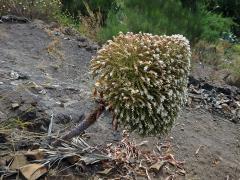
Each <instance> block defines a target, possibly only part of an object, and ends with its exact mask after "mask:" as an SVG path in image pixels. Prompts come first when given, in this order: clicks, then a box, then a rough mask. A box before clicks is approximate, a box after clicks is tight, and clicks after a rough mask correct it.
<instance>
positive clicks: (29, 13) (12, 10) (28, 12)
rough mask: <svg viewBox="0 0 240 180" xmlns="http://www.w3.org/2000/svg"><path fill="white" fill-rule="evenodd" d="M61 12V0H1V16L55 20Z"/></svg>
mask: <svg viewBox="0 0 240 180" xmlns="http://www.w3.org/2000/svg"><path fill="white" fill-rule="evenodd" d="M60 11H61V1H60V0H11V1H9V0H0V15H6V14H13V15H18V16H25V17H28V18H31V19H32V18H40V19H53V18H54V17H55V15H56V14H59V13H60Z"/></svg>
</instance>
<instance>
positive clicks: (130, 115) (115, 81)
mask: <svg viewBox="0 0 240 180" xmlns="http://www.w3.org/2000/svg"><path fill="white" fill-rule="evenodd" d="M190 56H191V53H190V46H189V41H188V40H187V39H186V38H185V37H183V36H182V35H172V36H165V35H164V36H157V35H152V34H146V33H138V34H133V33H127V34H123V33H119V35H118V36H117V37H114V38H113V40H110V41H108V42H107V43H106V44H105V45H104V46H103V47H102V49H100V50H99V51H98V52H97V55H96V56H95V57H94V58H93V59H92V61H91V72H92V74H93V76H94V77H95V78H96V83H95V87H94V88H95V92H96V93H95V94H96V95H97V96H99V97H100V98H101V99H103V100H104V102H106V103H107V104H108V105H109V106H110V107H111V109H112V110H113V112H114V117H115V118H116V120H117V121H118V122H120V123H121V124H123V125H124V126H127V127H129V129H131V130H136V131H138V132H139V133H140V134H142V135H154V134H161V133H166V132H167V131H168V130H169V129H170V128H171V126H172V125H173V122H174V120H175V119H176V117H177V115H178V113H179V111H180V108H181V106H182V105H184V103H185V100H186V93H187V80H188V74H189V69H190Z"/></svg>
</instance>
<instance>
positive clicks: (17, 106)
mask: <svg viewBox="0 0 240 180" xmlns="http://www.w3.org/2000/svg"><path fill="white" fill-rule="evenodd" d="M45 27H46V25H44V24H43V23H42V22H41V21H34V22H32V23H29V24H6V23H4V24H0V127H1V126H2V125H1V124H4V123H5V122H6V121H9V120H10V119H11V117H16V116H18V117H20V118H21V120H23V121H24V120H28V121H29V120H31V122H32V123H33V124H32V127H31V128H33V130H35V131H47V127H48V124H49V120H50V119H51V115H52V114H53V116H54V131H55V132H57V131H60V133H61V131H63V128H68V127H70V126H73V125H74V124H76V123H77V122H78V121H79V120H80V119H81V115H82V113H83V112H85V113H86V112H89V111H90V109H92V108H93V107H94V106H95V103H94V102H93V100H92V99H91V94H92V91H91V85H92V83H93V81H92V79H91V77H90V75H89V74H88V65H89V61H90V59H91V56H92V55H94V53H95V50H94V49H95V48H96V45H94V44H93V43H92V42H89V41H85V42H83V41H84V39H82V38H80V39H79V38H77V37H76V36H67V35H63V34H62V33H58V32H57V29H55V30H53V31H49V30H47V29H45ZM77 39H78V40H77ZM79 44H80V45H79ZM79 46H81V48H80V47H79ZM84 46H87V47H86V48H85V47H84ZM110 117H111V116H110V115H109V114H107V113H105V114H104V115H103V116H102V117H101V118H100V120H99V121H98V122H97V123H95V124H94V125H93V126H92V127H91V128H89V129H88V130H87V134H88V135H89V136H90V139H89V141H90V142H91V143H92V144H101V143H105V142H111V141H113V139H115V138H116V137H115V136H113V133H112V130H111V124H110V122H111V118H110ZM132 135H133V136H134V137H136V139H137V140H139V141H142V140H148V142H149V143H148V148H152V147H153V146H154V144H155V143H158V142H160V140H158V139H157V138H155V137H146V138H144V139H143V138H140V137H138V136H137V135H135V134H132ZM165 138H167V139H170V140H171V142H172V146H173V148H172V149H173V151H174V152H173V153H174V154H175V156H176V159H178V160H183V161H185V168H186V172H187V174H186V177H185V179H190V180H225V179H226V180H227V179H228V180H239V179H240V125H239V124H234V123H232V122H230V121H229V120H226V119H223V118H221V117H219V116H213V115H212V114H211V113H209V112H207V111H205V110H201V109H195V110H190V109H185V110H183V112H182V115H181V116H180V118H179V119H178V120H177V121H176V123H175V126H174V128H173V129H172V132H171V133H170V134H169V135H168V136H167V137H165ZM0 151H1V150H0ZM196 152H197V154H196Z"/></svg>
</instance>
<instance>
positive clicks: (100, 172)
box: [98, 168, 112, 175]
mask: <svg viewBox="0 0 240 180" xmlns="http://www.w3.org/2000/svg"><path fill="white" fill-rule="evenodd" d="M111 170H112V168H108V169H104V170H103V171H98V174H103V175H107V174H109V173H110V172H111Z"/></svg>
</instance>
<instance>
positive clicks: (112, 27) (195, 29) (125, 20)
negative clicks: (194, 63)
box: [99, 0, 232, 43]
mask: <svg viewBox="0 0 240 180" xmlns="http://www.w3.org/2000/svg"><path fill="white" fill-rule="evenodd" d="M122 2H124V3H122V4H121V6H120V7H119V8H118V11H116V10H115V9H112V10H110V11H109V16H108V18H107V20H106V26H105V27H103V28H102V30H101V33H100V35H99V36H100V39H101V40H102V41H103V42H104V41H106V40H107V39H110V38H111V37H112V36H113V35H116V34H117V33H118V31H122V32H126V31H131V32H134V33H137V32H139V31H143V32H147V33H154V34H158V35H162V34H166V35H171V34H183V35H184V36H186V37H187V38H188V39H190V41H191V42H192V43H194V42H197V41H198V40H199V39H204V40H207V41H215V40H217V39H218V38H219V37H220V35H221V33H222V32H224V31H229V30H230V27H231V24H232V21H231V19H229V18H223V17H222V16H221V15H216V14H213V13H210V12H208V11H206V10H205V9H206V8H205V7H204V6H203V5H201V4H198V6H197V7H198V8H197V9H196V10H195V11H194V12H193V11H190V10H189V9H188V8H184V7H183V5H182V3H181V1H180V0H168V1H155V0H148V3H146V2H145V1H144V0H129V1H122ZM116 25H117V26H116Z"/></svg>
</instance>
